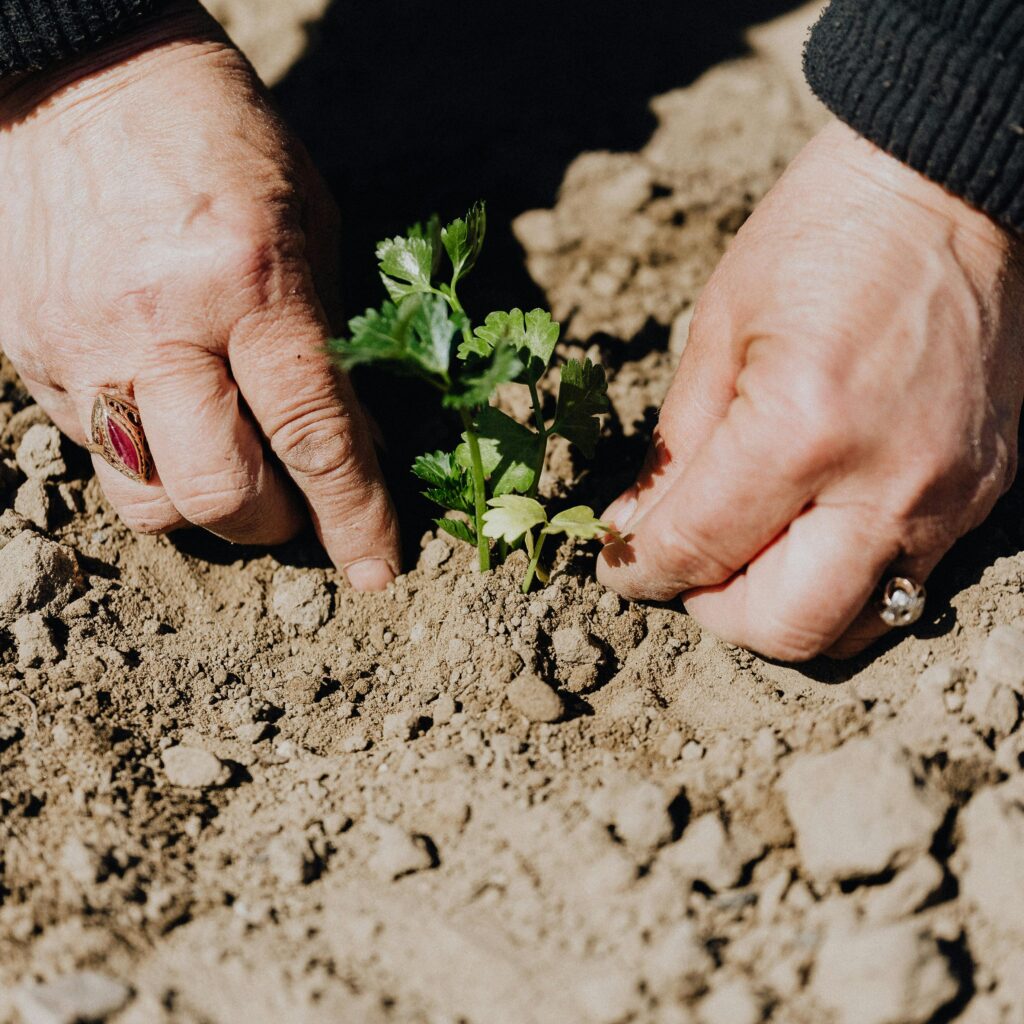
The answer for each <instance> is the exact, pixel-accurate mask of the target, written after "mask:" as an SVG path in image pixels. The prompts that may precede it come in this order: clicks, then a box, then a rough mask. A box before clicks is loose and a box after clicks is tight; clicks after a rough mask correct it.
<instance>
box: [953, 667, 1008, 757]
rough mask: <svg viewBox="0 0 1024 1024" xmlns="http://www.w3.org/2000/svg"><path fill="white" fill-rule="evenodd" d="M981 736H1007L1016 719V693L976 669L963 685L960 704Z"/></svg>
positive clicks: (1002, 737)
mask: <svg viewBox="0 0 1024 1024" xmlns="http://www.w3.org/2000/svg"><path fill="white" fill-rule="evenodd" d="M962 710H963V713H964V715H965V716H966V717H967V718H968V719H969V720H970V721H971V722H972V723H973V725H974V728H975V729H976V730H977V731H978V733H979V735H980V736H982V738H984V739H986V740H988V741H993V740H994V741H998V740H1002V739H1004V738H1005V737H1007V736H1009V735H1010V733H1011V732H1013V730H1014V729H1016V728H1017V723H1018V721H1019V720H1020V707H1019V701H1018V698H1017V694H1016V693H1015V692H1014V691H1013V689H1012V688H1011V687H1009V686H1007V685H1006V684H1005V683H1001V682H999V681H998V679H997V678H995V677H994V676H992V675H989V674H986V673H981V672H979V673H978V675H977V677H976V678H975V679H974V680H973V682H971V683H970V684H969V685H968V687H967V695H966V697H965V699H964V703H963V707H962Z"/></svg>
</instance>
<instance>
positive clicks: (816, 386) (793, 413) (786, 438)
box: [762, 373, 856, 479]
mask: <svg viewBox="0 0 1024 1024" xmlns="http://www.w3.org/2000/svg"><path fill="white" fill-rule="evenodd" d="M780 383H781V382H780ZM788 383H789V382H787V384H788ZM846 404H847V401H846V395H845V393H844V391H843V389H842V387H841V386H839V385H838V384H837V383H836V382H835V381H834V380H832V379H830V378H829V377H828V376H827V375H825V374H820V373H811V374H806V375H804V377H803V379H802V380H801V381H800V382H799V384H798V385H796V386H794V387H792V389H788V388H787V390H784V391H776V392H775V393H774V394H772V395H771V396H770V397H769V398H768V399H767V401H765V402H764V405H766V406H767V408H765V409H762V412H763V413H764V415H765V418H764V420H763V422H765V423H770V424H773V425H775V426H776V427H777V429H778V433H775V432H774V431H772V432H769V433H772V434H773V435H774V436H772V437H771V440H770V445H771V451H772V452H773V453H774V456H775V458H777V459H778V460H779V464H780V469H781V470H782V471H783V472H784V473H786V474H787V475H790V476H792V477H795V478H798V479H800V478H803V477H806V476H808V475H816V474H818V473H821V472H822V471H824V470H826V469H828V468H829V467H830V466H833V465H835V464H836V462H838V461H839V460H840V459H842V458H843V457H844V455H845V453H846V452H848V451H849V447H850V444H851V440H852V436H851V432H850V424H851V423H855V422H856V418H855V417H850V416H848V415H847V414H846V410H845V406H846ZM766 440H768V438H766Z"/></svg>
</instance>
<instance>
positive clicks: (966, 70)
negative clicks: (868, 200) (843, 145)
mask: <svg viewBox="0 0 1024 1024" xmlns="http://www.w3.org/2000/svg"><path fill="white" fill-rule="evenodd" d="M804 69H805V71H806V74H807V80H808V82H809V83H810V85H811V88H812V89H813V90H814V91H815V93H817V95H818V96H819V98H820V99H821V100H822V101H823V102H824V103H825V104H826V105H827V106H828V107H829V108H830V109H831V110H832V111H833V112H834V113H835V114H836V115H837V116H838V117H839V118H840V119H842V120H843V121H845V122H846V123H847V124H849V125H850V126H851V127H852V128H855V129H856V130H857V131H858V132H860V133H861V134H862V135H864V136H866V137H867V138H869V139H871V141H872V142H874V143H876V144H877V145H878V146H880V147H882V148H883V149H885V150H886V151H887V152H889V153H891V154H892V155H893V156H895V157H897V158H898V159H900V160H902V161H903V162H904V163H907V164H909V165H910V166H911V167H913V168H914V169H915V170H918V171H920V172H921V173H922V174H924V175H926V176H927V177H929V178H931V179H932V180H933V181H937V182H938V183H939V184H941V185H944V186H945V187H946V188H948V189H949V190H950V191H951V192H954V193H955V194H957V195H959V196H961V197H963V198H964V199H966V200H967V201H968V202H970V203H971V204H972V205H974V206H976V207H978V208H979V209H982V210H984V211H985V212H986V213H988V214H990V215H991V216H992V217H994V218H995V219H996V220H998V221H1000V222H1001V223H1003V224H1004V225H1006V226H1007V227H1009V228H1011V229H1014V230H1016V231H1024V2H1022V0H832V3H831V5H830V6H829V7H828V8H827V10H826V11H825V13H824V15H823V16H822V18H821V20H820V21H819V22H818V24H817V25H816V26H815V28H814V30H813V32H812V34H811V38H810V40H809V42H808V44H807V50H806V52H805V55H804Z"/></svg>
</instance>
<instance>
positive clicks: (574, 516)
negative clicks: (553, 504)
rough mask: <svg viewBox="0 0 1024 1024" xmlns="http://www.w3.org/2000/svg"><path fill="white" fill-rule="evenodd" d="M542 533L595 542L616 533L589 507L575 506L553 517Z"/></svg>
mask: <svg viewBox="0 0 1024 1024" xmlns="http://www.w3.org/2000/svg"><path fill="white" fill-rule="evenodd" d="M541 532H543V533H548V534H551V533H564V534H565V535H566V536H567V537H576V538H578V539H579V540H594V538H596V537H603V536H604V535H605V534H607V533H614V532H615V531H614V529H613V527H611V526H609V525H608V524H607V523H602V522H601V520H600V519H598V518H597V516H595V515H594V510H593V509H592V508H590V507H589V506H587V505H575V506H573V508H567V509H566V510H565V511H564V512H559V513H558V515H556V516H552V518H551V522H550V523H548V525H547V526H545V527H544V529H543V531H541Z"/></svg>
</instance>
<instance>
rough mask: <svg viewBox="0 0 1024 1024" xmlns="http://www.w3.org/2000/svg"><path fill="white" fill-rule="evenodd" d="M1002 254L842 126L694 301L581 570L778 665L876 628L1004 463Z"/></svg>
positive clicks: (1008, 424)
mask: <svg viewBox="0 0 1024 1024" xmlns="http://www.w3.org/2000/svg"><path fill="white" fill-rule="evenodd" d="M1019 257H1020V254H1019V250H1018V243H1016V242H1014V241H1013V240H1011V238H1010V237H1009V235H1007V234H1006V233H1005V232H1003V231H1001V230H1000V229H999V228H998V227H997V226H996V225H995V223H994V222H992V221H991V220H990V219H989V218H987V217H985V216H984V215H983V214H981V213H979V212H977V211H975V210H973V209H971V208H970V207H969V206H967V205H966V204H965V203H964V202H963V201H961V200H959V199H957V198H955V197H954V196H952V195H950V194H948V193H946V192H945V191H944V190H943V189H941V188H940V187H938V186H937V185H934V184H932V183H931V182H929V181H927V180H926V179H925V178H923V177H921V176H919V175H918V174H916V173H915V172H914V171H912V170H911V169H909V168H907V167H905V166H904V165H902V164H900V163H898V162H897V161H896V160H894V159H892V158H891V157H889V156H887V155H886V154H884V153H882V152H881V151H880V150H878V149H877V148H875V147H874V146H872V145H871V144H870V143H869V142H867V141H865V140H864V139H862V138H860V137H859V136H857V135H856V134H855V133H854V132H852V131H851V130H850V129H848V128H846V127H845V126H843V125H840V124H838V123H836V124H832V125H830V126H829V127H827V128H826V129H824V130H823V131H822V132H821V134H819V135H818V137H817V138H816V139H814V140H813V141H812V142H811V143H810V144H809V145H808V146H807V147H806V148H805V150H804V151H803V153H802V154H801V155H800V156H799V157H798V158H797V160H796V161H795V162H794V163H793V164H792V166H791V167H790V169H789V170H788V171H787V173H786V174H785V175H784V177H783V178H782V179H781V180H780V181H779V183H778V184H777V185H776V187H775V188H774V189H773V191H772V192H771V193H770V194H769V196H768V197H767V198H766V199H765V200H764V202H763V203H762V204H761V205H760V207H759V208H758V209H757V211H756V212H755V213H754V215H753V216H752V217H751V218H750V220H749V222H748V223H747V224H746V225H745V226H744V228H743V230H742V231H741V232H740V234H739V235H738V237H737V238H736V240H735V242H734V244H733V246H732V247H731V248H730V250H729V252H728V253H727V255H726V257H725V258H724V259H723V260H722V262H721V264H720V266H719V267H718V269H717V270H716V272H715V274H714V275H713V277H712V279H711V281H710V283H709V284H708V286H707V288H706V290H705V291H704V293H703V295H702V297H701V299H700V302H699V304H698V307H697V309H696V311H695V315H694V319H693V323H692V326H691V330H690V336H689V340H688V343H687V347H686V349H685V352H684V354H683V357H682V359H681V363H680V366H679V368H678V371H677V374H676V376H675V379H674V381H673V384H672V387H671V390H670V392H669V394H668V397H667V398H666V400H665V403H664V406H663V408H662V411H661V417H660V421H659V426H658V428H657V432H656V437H655V443H654V446H653V448H652V452H651V455H650V457H649V459H648V463H647V465H646V467H645V469H644V471H643V472H642V473H641V476H640V478H639V480H638V483H637V485H636V486H634V487H633V488H630V489H629V490H628V491H627V492H626V493H625V494H623V495H622V496H621V497H620V498H619V499H617V501H616V502H615V503H614V504H613V505H612V506H611V508H610V509H609V510H608V511H607V513H606V516H607V517H608V518H610V519H611V520H612V521H614V522H615V523H616V524H617V525H618V526H619V527H620V528H621V529H622V530H623V531H624V532H625V533H626V534H627V536H626V537H625V539H624V540H623V541H622V542H618V541H613V542H612V543H610V544H609V545H608V546H607V547H606V548H605V549H604V551H603V553H602V556H601V558H600V561H599V566H598V575H599V577H600V579H601V580H602V581H603V582H604V583H606V584H608V585H609V586H611V587H613V588H615V589H616V590H618V591H619V592H620V593H622V594H624V595H627V596H630V597H646V598H656V599H662V600H665V599H669V598H672V597H674V596H675V595H677V594H682V596H683V599H684V601H685V604H686V607H687V609H688V610H689V611H690V612H691V613H692V614H693V615H694V617H695V618H697V619H698V620H699V621H700V622H701V623H702V624H703V625H704V626H705V627H707V628H708V629H710V630H711V631H712V632H714V633H716V634H718V635H720V636H722V637H723V638H725V639H727V640H729V641H731V642H733V643H736V644H739V645H742V646H744V647H748V648H752V649H754V650H756V651H759V652H761V653H763V654H765V655H768V656H771V657H776V658H780V659H784V660H794V661H795V660H803V659H807V658H810V657H813V656H814V655H816V654H819V653H821V652H829V653H831V654H833V655H837V656H843V655H850V654H853V653H855V652H857V651H859V650H861V649H863V647H865V646H866V645H867V644H868V643H870V641H871V640H873V639H875V638H876V637H878V636H879V635H881V634H882V633H884V632H885V630H886V627H885V626H884V625H883V623H882V622H881V620H880V618H879V617H878V615H877V612H876V611H875V609H874V607H873V603H872V602H871V598H872V594H873V592H874V591H875V588H876V586H877V585H878V583H879V582H880V580H882V579H883V578H887V577H888V576H889V575H891V574H892V573H893V572H894V571H895V570H898V571H899V572H901V573H904V574H910V575H911V576H913V577H915V578H917V579H918V580H921V581H923V580H925V579H926V578H927V576H928V574H929V573H930V572H931V571H932V569H933V568H934V567H935V565H936V564H937V563H938V561H939V560H940V559H941V558H942V556H943V555H944V554H945V553H946V552H947V551H948V550H949V548H950V547H951V545H952V544H953V542H954V541H955V540H956V539H957V538H958V537H961V536H962V535H963V534H964V533H966V532H967V531H969V530H971V529H972V528H973V527H975V526H977V525H978V524H980V523H981V522H982V521H983V520H984V519H985V517H986V516H987V515H988V513H989V512H990V511H991V509H992V507H993V505H994V503H995V502H996V500H997V498H998V497H999V496H1000V495H1001V494H1002V493H1003V492H1004V491H1005V490H1006V489H1007V488H1008V487H1009V485H1010V483H1011V481H1012V479H1013V476H1014V473H1015V469H1016V444H1017V428H1018V420H1019V416H1020V409H1021V401H1022V396H1024V331H1022V328H1024V287H1022V285H1024V279H1022V275H1021V267H1020V264H1019V262H1018V261H1019Z"/></svg>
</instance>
